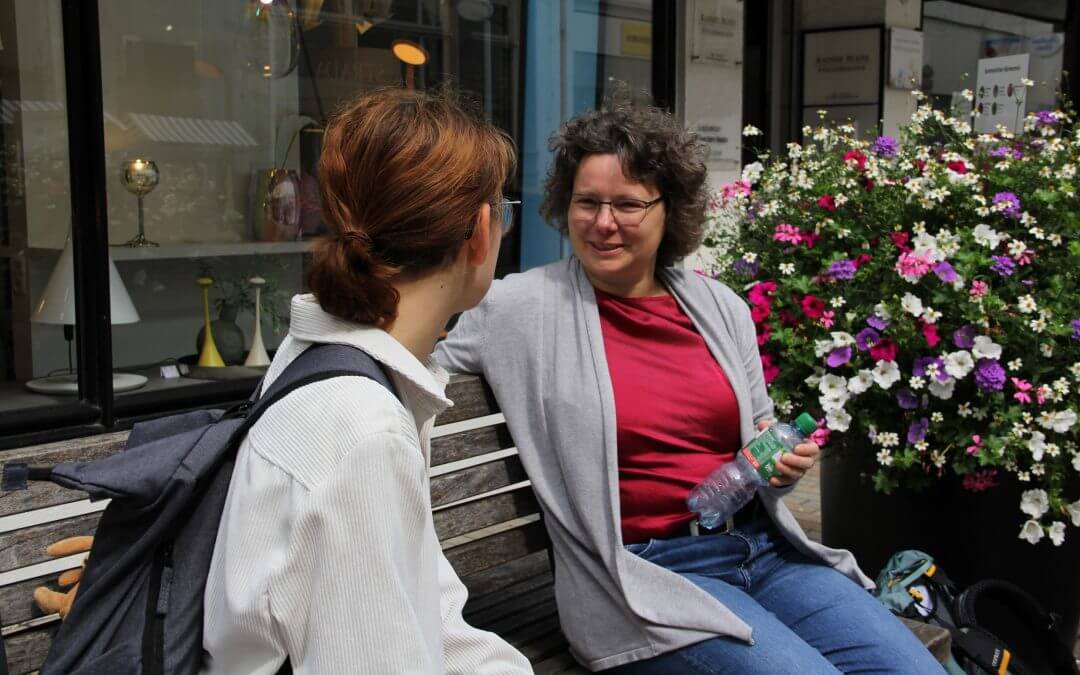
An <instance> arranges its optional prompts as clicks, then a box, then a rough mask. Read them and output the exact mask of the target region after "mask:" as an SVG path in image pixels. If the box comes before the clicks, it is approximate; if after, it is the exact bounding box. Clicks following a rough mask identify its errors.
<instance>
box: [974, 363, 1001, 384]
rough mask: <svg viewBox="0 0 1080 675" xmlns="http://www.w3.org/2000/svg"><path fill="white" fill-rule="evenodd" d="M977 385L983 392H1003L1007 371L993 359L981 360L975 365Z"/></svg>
mask: <svg viewBox="0 0 1080 675" xmlns="http://www.w3.org/2000/svg"><path fill="white" fill-rule="evenodd" d="M975 384H977V385H978V386H979V389H982V390H983V391H1001V390H1002V389H1004V388H1005V369H1004V368H1002V367H1001V364H1000V363H998V362H997V361H994V360H993V359H979V361H978V363H976V364H975Z"/></svg>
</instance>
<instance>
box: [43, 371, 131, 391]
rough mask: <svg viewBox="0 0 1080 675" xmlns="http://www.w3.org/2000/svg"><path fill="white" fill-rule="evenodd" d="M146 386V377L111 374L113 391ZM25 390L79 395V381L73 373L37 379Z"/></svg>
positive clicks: (129, 374)
mask: <svg viewBox="0 0 1080 675" xmlns="http://www.w3.org/2000/svg"><path fill="white" fill-rule="evenodd" d="M144 384H146V377H145V376H143V375H136V374H134V373H113V391H114V392H117V393H119V392H124V391H131V390H133V389H138V388H139V387H141V386H143V385H144ZM26 388H27V389H29V390H30V391H32V392H36V393H38V394H54V395H55V394H61V395H71V396H74V395H75V394H78V393H79V381H78V377H77V376H76V375H75V373H65V374H64V375H51V376H49V377H39V378H38V379H36V380H30V381H29V382H27V383H26Z"/></svg>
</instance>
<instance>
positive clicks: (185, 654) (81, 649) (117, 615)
mask: <svg viewBox="0 0 1080 675" xmlns="http://www.w3.org/2000/svg"><path fill="white" fill-rule="evenodd" d="M349 376H360V377H367V378H370V379H372V380H374V381H376V382H378V383H379V384H381V385H383V386H384V387H386V389H388V390H389V391H390V392H391V393H392V394H393V395H394V396H395V397H397V392H396V391H395V390H394V387H393V385H392V384H391V382H390V380H389V378H388V377H387V375H386V373H385V372H383V370H382V368H381V367H380V366H379V365H378V363H376V362H375V360H374V359H372V358H371V357H370V356H368V355H367V354H366V353H365V352H363V351H361V350H359V349H356V348H354V347H348V346H344V345H316V346H313V347H311V348H309V349H307V350H306V351H305V352H304V353H303V354H301V355H300V356H298V357H297V358H296V360H295V361H293V363H291V364H289V366H288V367H287V368H286V369H285V370H284V372H282V373H281V375H280V376H279V377H278V378H277V379H276V380H275V381H274V382H273V384H271V385H270V387H269V388H268V389H267V391H266V392H265V393H264V394H263V395H262V396H259V394H258V392H259V389H260V388H261V387H260V388H256V391H255V394H253V395H252V398H251V399H250V400H249V401H247V402H246V403H243V404H241V405H239V406H237V407H235V408H232V409H230V410H197V411H194V412H188V413H183V414H180V415H174V416H172V417H165V418H162V419H157V420H153V421H150V422H144V423H141V424H137V425H135V427H134V429H132V431H131V435H130V436H129V437H128V442H127V446H126V448H125V450H124V451H123V452H121V453H119V454H116V455H113V456H111V457H108V458H105V459H102V460H99V461H95V462H70V463H65V464H58V465H56V466H54V467H51V468H45V467H29V466H26V465H25V464H22V465H20V464H7V465H6V466H5V467H4V475H3V484H4V485H3V487H4V489H5V490H11V489H19V488H25V487H26V483H27V480H48V481H51V482H53V483H56V484H58V485H61V486H63V487H67V488H72V489H74V490H81V491H83V492H87V493H89V494H90V498H91V499H93V500H96V499H111V500H112V501H111V503H110V504H109V506H108V507H107V508H106V509H105V512H104V514H103V515H102V517H101V522H100V523H99V524H98V527H97V532H96V533H95V538H94V546H93V549H92V550H91V551H90V557H89V559H88V560H87V565H86V570H85V572H84V573H83V577H82V582H81V584H80V586H79V593H78V596H76V599H75V603H74V604H73V605H72V608H71V612H70V613H69V614H68V616H67V619H65V620H64V622H63V623H62V624H61V625H60V629H59V631H58V632H57V634H56V636H55V637H54V639H53V643H52V647H51V648H50V650H49V654H48V656H47V657H46V659H45V663H44V665H43V666H42V667H41V671H40V672H41V673H42V675H54V674H55V675H60V674H63V675H98V674H100V675H136V674H138V675H165V674H168V675H189V674H194V673H197V672H198V671H199V668H200V666H201V665H202V661H203V649H202V642H203V640H202V638H203V592H204V590H205V588H206V576H207V574H208V572H209V569H210V559H211V556H212V554H213V551H214V542H215V541H216V539H217V530H218V523H219V522H220V520H221V514H222V511H223V510H224V507H225V497H226V495H227V494H228V491H229V481H230V478H231V477H232V472H233V466H234V463H235V460H236V451H237V449H238V448H239V446H240V443H241V441H242V440H243V438H244V436H245V434H246V433H247V432H248V430H249V429H250V428H251V427H252V426H254V424H255V423H256V422H257V421H258V420H259V417H260V416H261V415H262V414H263V413H265V412H266V411H267V410H268V409H269V408H270V406H272V405H273V404H274V403H275V402H277V401H278V400H280V399H282V398H284V397H285V396H287V395H288V394H289V393H291V392H293V391H295V390H296V389H299V388H300V387H303V386H305V385H307V384H311V383H313V382H318V381H320V380H326V379H329V378H333V377H349ZM287 669H288V662H287V661H286V663H285V665H284V666H283V671H287Z"/></svg>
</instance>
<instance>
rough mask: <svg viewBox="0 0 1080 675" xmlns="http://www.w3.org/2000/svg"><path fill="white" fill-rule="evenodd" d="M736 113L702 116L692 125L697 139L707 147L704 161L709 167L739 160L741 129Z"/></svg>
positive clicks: (736, 162)
mask: <svg viewBox="0 0 1080 675" xmlns="http://www.w3.org/2000/svg"><path fill="white" fill-rule="evenodd" d="M739 119H740V116H739V115H738V114H734V115H730V116H728V117H702V118H699V119H698V121H697V123H696V124H695V125H694V132H695V133H697V137H698V140H699V141H701V142H702V143H704V144H705V145H707V146H708V147H709V156H708V158H707V159H706V160H705V163H706V165H707V166H709V167H710V168H715V167H717V166H725V165H727V164H729V163H732V162H734V163H735V164H738V163H739V162H740V161H741V156H740V152H741V150H742V138H741V136H742V130H741V129H740V128H739Z"/></svg>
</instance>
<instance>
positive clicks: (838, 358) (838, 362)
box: [825, 347, 851, 368]
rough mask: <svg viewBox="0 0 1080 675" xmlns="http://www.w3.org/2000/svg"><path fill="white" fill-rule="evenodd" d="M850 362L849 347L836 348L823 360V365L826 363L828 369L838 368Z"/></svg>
mask: <svg viewBox="0 0 1080 675" xmlns="http://www.w3.org/2000/svg"><path fill="white" fill-rule="evenodd" d="M850 360H851V347H837V348H836V349H834V350H832V351H831V352H829V356H828V358H826V359H825V363H827V364H828V365H829V367H830V368H839V367H840V366H842V365H844V364H845V363H847V362H848V361H850Z"/></svg>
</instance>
